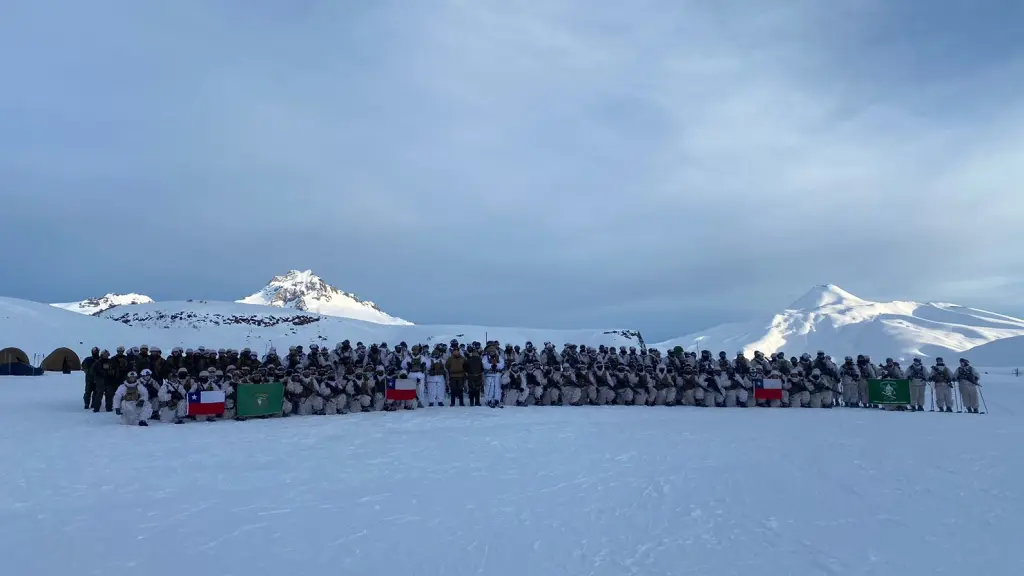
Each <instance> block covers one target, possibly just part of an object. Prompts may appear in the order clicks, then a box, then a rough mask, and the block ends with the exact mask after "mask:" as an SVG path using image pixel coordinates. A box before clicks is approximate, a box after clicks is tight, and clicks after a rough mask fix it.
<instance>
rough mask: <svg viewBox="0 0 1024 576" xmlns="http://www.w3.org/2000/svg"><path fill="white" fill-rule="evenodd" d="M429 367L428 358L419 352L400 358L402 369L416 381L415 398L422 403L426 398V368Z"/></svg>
mask: <svg viewBox="0 0 1024 576" xmlns="http://www.w3.org/2000/svg"><path fill="white" fill-rule="evenodd" d="M429 369H430V358H427V357H426V356H422V355H420V354H414V355H411V356H406V357H405V359H404V360H402V371H403V372H405V373H406V374H408V375H409V378H411V379H413V380H415V381H416V399H417V400H418V401H419V402H420V403H423V402H424V400H426V398H427V391H426V387H425V384H426V378H425V377H424V374H426V372H427V370H429Z"/></svg>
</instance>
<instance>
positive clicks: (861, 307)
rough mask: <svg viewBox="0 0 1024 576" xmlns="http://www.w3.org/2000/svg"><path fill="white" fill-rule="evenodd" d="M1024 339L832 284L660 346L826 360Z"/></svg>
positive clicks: (1002, 322)
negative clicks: (751, 318)
mask: <svg viewBox="0 0 1024 576" xmlns="http://www.w3.org/2000/svg"><path fill="white" fill-rule="evenodd" d="M1021 335H1024V320H1021V319H1019V318H1013V317H1011V316H1004V315H1002V314H996V313H993V312H987V311H985V310H978V309H975V308H966V307H964V306H959V305H956V304H946V303H939V302H927V303H920V302H904V301H895V302H872V301H870V300H865V299H863V298H858V297H857V296H854V295H853V294H850V293H849V292H847V291H845V290H843V289H842V288H840V287H838V286H835V285H833V284H823V285H819V286H815V287H814V288H812V289H811V290H810V291H809V292H807V293H806V294H804V295H803V296H801V297H800V298H799V299H797V300H796V301H795V302H793V303H792V304H790V305H789V306H787V307H786V309H785V310H783V311H782V312H780V313H778V314H774V315H772V316H771V317H770V318H768V319H766V320H759V321H755V322H749V323H734V324H723V325H721V326H716V327H714V328H710V329H708V330H705V331H702V332H698V333H695V334H689V335H687V336H683V337H681V338H673V339H671V340H667V341H665V342H659V343H658V344H655V345H654V346H657V347H660V348H665V347H673V346H682V347H683V348H686V349H688V350H695V349H698V348H700V349H710V350H711V351H712V352H714V353H716V354H717V353H718V352H719V351H720V350H724V351H726V353H727V354H728V355H729V356H730V357H731V356H733V355H734V354H735V353H736V352H737V351H739V350H743V351H744V352H745V353H746V354H748V355H750V354H752V353H753V352H754V351H755V350H760V351H762V352H764V353H766V354H767V353H771V352H775V351H778V350H782V351H784V352H786V354H787V355H799V354H801V353H803V352H809V353H811V354H814V353H815V352H816V351H818V350H824V351H826V352H828V353H829V354H831V355H832V356H833V357H838V358H842V357H843V356H845V355H856V354H868V355H870V356H871V358H872V359H873V360H882V359H884V358H885V357H887V356H892V357H894V358H907V357H912V356H929V357H931V356H937V355H943V354H955V353H958V352H962V351H964V350H968V349H970V348H973V347H975V346H980V345H982V344H986V343H988V342H993V341H996V340H999V339H1002V338H1009V337H1013V336H1021Z"/></svg>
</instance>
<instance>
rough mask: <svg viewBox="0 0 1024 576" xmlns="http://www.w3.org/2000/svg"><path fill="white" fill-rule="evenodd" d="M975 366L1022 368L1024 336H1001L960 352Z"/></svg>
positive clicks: (1023, 363)
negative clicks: (998, 338) (999, 338)
mask: <svg viewBox="0 0 1024 576" xmlns="http://www.w3.org/2000/svg"><path fill="white" fill-rule="evenodd" d="M961 356H962V357H964V358H967V359H968V360H970V361H971V363H972V364H974V365H975V366H1013V367H1016V368H1024V336H1014V337H1013V338H1003V339H1001V340H996V341H994V342H989V343H988V344H982V345H981V346H978V347H977V348H971V349H970V350H968V351H966V352H964V353H963V354H961Z"/></svg>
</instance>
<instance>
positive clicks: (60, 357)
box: [39, 348, 82, 372]
mask: <svg viewBox="0 0 1024 576" xmlns="http://www.w3.org/2000/svg"><path fill="white" fill-rule="evenodd" d="M65 362H67V369H68V370H71V371H75V370H81V369H82V360H81V359H80V358H79V357H78V354H76V353H75V351H74V350H72V349H70V348H57V349H56V350H54V351H53V352H50V355H49V356H47V357H46V358H45V359H44V360H43V363H42V364H40V365H39V367H40V368H42V369H43V370H46V371H48V372H63V371H64V368H65V366H64V363H65Z"/></svg>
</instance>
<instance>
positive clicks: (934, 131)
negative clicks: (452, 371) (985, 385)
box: [0, 0, 1024, 338]
mask: <svg viewBox="0 0 1024 576" xmlns="http://www.w3.org/2000/svg"><path fill="white" fill-rule="evenodd" d="M997 4H998V5H997ZM1000 11H1001V12H1000ZM1020 11H1021V8H1020V7H1019V6H1017V5H1016V4H1014V3H1006V2H997V3H990V4H985V5H984V6H980V5H976V4H970V5H968V4H967V3H966V2H962V1H954V0H944V1H942V2H927V3H926V2H923V1H913V2H901V3H897V4H895V5H894V4H893V3H891V2H882V1H880V0H874V1H869V2H862V1H857V2H854V1H852V0H842V1H838V2H830V3H820V2H812V1H810V0H790V1H786V2H781V3H780V2H776V3H767V4H766V3H763V2H754V1H752V0H743V1H740V0H726V1H720V2H682V3H680V2H668V1H657V0H651V1H646V2H639V3H631V4H629V5H624V4H622V3H618V2H610V1H600V2H583V1H582V0H553V1H551V2H544V3H525V2H524V3H498V2H480V1H469V0H446V1H438V2H432V3H424V4H421V3H407V2H375V3H367V4H364V5H361V6H352V3H334V2H317V1H313V0H310V1H306V2H301V3H299V2H293V3H288V4H287V5H285V4H281V3H277V2H268V1H259V2H237V1H231V2H229V1H221V2H198V1H196V2H192V1H186V2H176V3H158V4H156V5H154V4H152V3H131V2H123V1H121V2H119V1H114V0H107V1H105V2H91V3H89V4H88V6H86V5H84V4H81V3H74V2H52V3H45V2H44V3H21V4H19V5H18V6H17V8H14V9H13V11H12V14H8V15H6V16H5V18H4V19H3V21H2V22H0V64H3V66H4V68H5V70H7V71H8V72H7V78H6V80H7V82H5V85H6V86H7V89H5V91H4V92H3V93H0V124H2V125H3V126H4V127H5V129H4V130H3V131H0V180H2V181H3V183H4V187H3V190H2V191H0V194H2V195H3V198H2V201H3V205H4V206H5V207H6V209H7V212H8V213H9V214H11V215H13V216H8V217H7V218H6V221H5V225H4V227H2V228H0V240H2V241H3V242H4V243H5V244H15V245H17V246H19V247H22V248H21V249H20V251H18V252H17V253H13V254H12V253H7V254H5V255H4V256H2V257H0V264H3V265H4V266H5V267H8V266H10V267H15V268H21V269H27V270H31V271H32V273H31V274H22V275H14V276H13V277H9V278H5V281H4V290H3V292H4V293H6V294H10V295H15V296H21V297H27V298H33V299H39V300H70V299H75V298H81V297H84V296H87V295H92V294H95V293H102V292H106V291H109V290H133V291H137V292H145V293H147V294H150V295H151V296H153V297H155V298H162V299H168V298H186V297H193V296H194V297H208V298H221V299H229V298H237V297H240V296H242V295H244V294H246V293H248V292H251V291H253V290H255V289H256V288H257V287H259V286H260V285H262V283H263V282H265V281H266V280H267V279H268V278H269V277H270V276H271V275H273V274H275V273H279V272H281V271H283V270H286V269H288V268H295V267H298V268H312V269H314V270H316V271H317V272H318V273H320V274H321V275H323V276H324V277H325V278H326V279H327V280H328V281H331V282H333V283H336V284H338V285H339V286H341V287H343V288H345V289H346V290H350V291H353V292H356V293H357V294H360V295H363V296H365V297H368V298H371V299H373V300H375V301H377V302H378V303H379V304H380V305H381V306H382V307H383V308H384V309H385V310H387V311H389V312H392V313H394V314H397V315H400V316H403V317H407V318H410V319H412V320H414V321H429V322H443V321H450V322H477V323H490V324H531V325H539V326H553V327H568V326H602V325H617V326H628V327H632V326H638V327H640V328H641V329H644V330H645V331H647V332H649V333H650V334H652V337H658V338H661V337H669V336H673V335H678V334H681V333H684V332H688V331H691V330H695V329H698V328H701V327H703V326H706V325H708V324H712V323H715V322H718V321H725V320H735V319H740V318H743V317H746V316H748V315H750V314H754V313H757V312H758V311H764V310H770V309H772V308H776V307H778V306H781V305H783V304H785V303H787V302H788V301H790V300H792V299H793V298H795V297H797V296H799V294H800V293H802V292H803V291H804V290H805V289H806V288H808V287H809V286H810V285H812V284H816V283H822V282H833V283H836V284H839V285H841V286H844V287H846V288H848V289H850V290H851V291H853V292H854V293H859V292H861V291H862V290H863V291H864V292H863V294H862V295H864V296H866V297H878V298H882V297H900V298H916V299H953V298H954V297H955V298H956V299H958V300H960V301H963V302H964V303H966V304H971V303H974V302H984V303H986V305H989V306H992V307H997V308H998V307H999V306H1000V305H1006V306H1010V305H1011V304H1012V303H1013V300H1012V298H1010V297H1009V296H1011V295H1009V294H1008V293H1007V290H1006V289H1005V286H1006V285H1012V283H1013V282H1019V281H1021V279H1022V278H1024V266H1022V261H1021V256H1020V255H1019V254H1017V252H1018V251H1013V250H1010V249H1008V247H1010V246H1016V245H1020V244H1021V243H1022V242H1021V240H1024V238H1021V236H1022V233H1021V231H1020V230H1021V227H1020V225H1019V218H1020V216H1021V214H1022V201H1021V200H1020V199H1019V197H1020V195H1019V193H1018V192H1017V191H1016V188H1015V185H1016V184H1015V183H1016V182H1017V181H1019V179H1020V176H1021V170H1022V168H1021V167H1020V162H1019V158H1021V156H1022V153H1024V136H1022V134H1024V130H1022V128H1024V115H1022V114H1024V106H1022V102H1021V99H1020V96H1019V94H1020V93H1022V92H1021V88H1024V86H1022V83H1024V81H1022V80H1021V78H1024V74H1022V73H1021V72H1024V70H1022V67H1024V59H1022V50H1021V47H1020V45H1019V42H1017V41H1016V40H1014V38H1016V36H1015V33H1014V32H1013V26H1012V22H1013V21H1015V20H1014V19H1013V18H1012V17H1009V16H1008V15H1012V14H1020ZM1016 21H1019V19H1017V20H1016ZM413 246H415V247H416V248H415V249H414V250H413V249H411V247H413ZM69 253H70V254H73V255H75V257H76V258H75V259H74V260H72V261H69V260H68V258H67V256H64V255H65V254H69ZM57 260H59V261H61V265H60V266H43V265H41V263H42V262H53V261H57ZM968 281H969V282H968Z"/></svg>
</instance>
